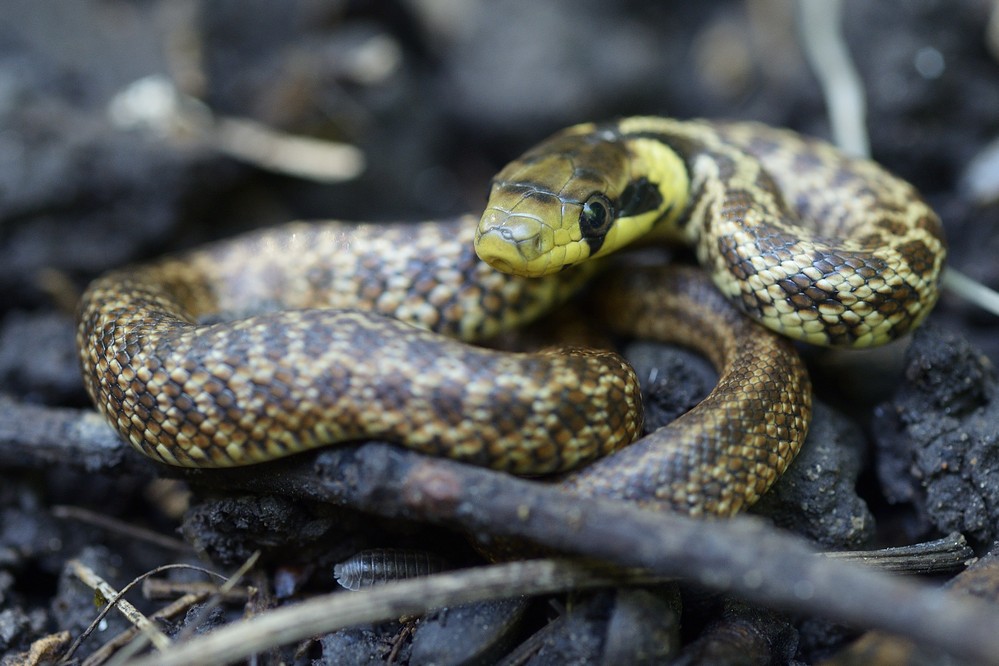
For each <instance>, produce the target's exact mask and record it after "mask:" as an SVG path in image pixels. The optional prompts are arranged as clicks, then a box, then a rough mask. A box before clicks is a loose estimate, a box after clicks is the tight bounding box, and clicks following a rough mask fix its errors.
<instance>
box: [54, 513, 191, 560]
mask: <svg viewBox="0 0 999 666" xmlns="http://www.w3.org/2000/svg"><path fill="white" fill-rule="evenodd" d="M51 511H52V515H53V516H55V517H56V518H69V519H73V520H77V521H80V522H83V523H88V524H90V525H94V526H96V527H100V528H101V529H104V530H107V531H108V532H113V533H115V534H118V535H120V536H125V537H128V538H130V539H133V540H135V541H145V542H146V543H151V544H153V545H156V546H159V547H160V548H163V549H166V550H175V551H178V552H182V553H191V552H193V551H194V549H193V548H192V547H191V545H190V544H188V543H186V542H184V541H181V540H180V539H174V538H173V537H169V536H167V535H165V534H161V533H160V532H155V531H153V530H150V529H147V528H145V527H139V526H138V525H132V524H131V523H127V522H125V521H124V520H119V519H118V518H114V517H112V516H109V515H107V514H103V513H97V512H96V511H91V510H90V509H86V508H84V507H81V506H70V505H63V504H60V505H57V506H53V507H52V509H51Z"/></svg>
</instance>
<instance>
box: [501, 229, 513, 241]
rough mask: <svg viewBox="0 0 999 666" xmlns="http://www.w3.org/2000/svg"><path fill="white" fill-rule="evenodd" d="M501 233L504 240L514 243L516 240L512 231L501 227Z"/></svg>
mask: <svg viewBox="0 0 999 666" xmlns="http://www.w3.org/2000/svg"><path fill="white" fill-rule="evenodd" d="M499 232H500V236H502V237H503V240H508V241H513V240H514V238H513V231H511V230H510V229H505V228H503V227H500V230H499Z"/></svg>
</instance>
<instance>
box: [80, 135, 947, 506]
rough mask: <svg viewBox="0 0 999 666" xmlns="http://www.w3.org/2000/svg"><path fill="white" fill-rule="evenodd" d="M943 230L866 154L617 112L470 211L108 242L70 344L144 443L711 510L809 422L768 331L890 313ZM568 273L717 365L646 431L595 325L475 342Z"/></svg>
mask: <svg viewBox="0 0 999 666" xmlns="http://www.w3.org/2000/svg"><path fill="white" fill-rule="evenodd" d="M636 245H637V246H643V245H645V246H656V247H658V246H668V245H680V246H682V247H686V248H689V249H690V251H691V254H692V255H693V256H694V257H696V260H697V263H698V264H699V265H700V267H699V268H696V267H677V266H663V265H660V264H659V263H658V261H649V262H648V264H649V265H645V264H646V262H645V261H644V260H643V259H642V258H643V257H644V256H646V255H645V254H643V253H639V254H638V255H628V254H627V253H619V254H617V255H615V254H613V253H615V252H617V251H618V250H621V249H623V248H625V247H629V246H630V247H634V246H636ZM649 252H655V250H651V249H650V250H649ZM680 252H682V251H680ZM945 256H946V244H945V241H944V236H943V231H942V225H941V222H940V219H939V217H938V216H937V215H936V214H935V213H934V212H933V210H932V208H931V207H930V206H929V205H928V204H927V203H926V202H925V201H924V200H923V198H922V197H921V196H920V195H919V193H918V192H917V191H916V190H915V188H914V187H913V186H912V185H911V184H909V183H908V182H906V181H904V180H902V179H900V178H898V177H896V176H894V175H892V174H890V173H889V172H888V171H887V170H885V169H884V168H882V167H881V166H879V165H877V164H876V163H874V162H873V161H869V160H865V159H859V158H853V157H849V156H846V155H844V154H842V153H841V152H839V151H837V150H836V149H835V148H833V147H832V146H831V145H829V144H827V143H824V142H822V141H820V140H817V139H811V138H806V137H804V136H802V135H799V134H796V133H793V132H791V131H788V130H780V129H775V128H771V127H768V126H766V125H762V124H758V123H752V122H722V121H708V120H674V119H670V118H661V117H631V118H623V119H619V120H615V121H608V122H602V123H585V124H580V125H575V126H573V127H570V128H568V129H565V130H562V131H561V132H558V133H556V134H555V135H554V136H552V137H550V138H549V139H547V140H545V141H543V142H541V143H539V144H538V145H536V146H535V147H534V148H531V149H529V150H528V151H527V152H526V153H524V154H523V155H522V156H521V157H519V158H518V159H515V160H514V161H512V162H511V163H509V164H508V165H507V166H506V167H504V168H503V169H502V170H501V171H500V172H499V173H498V174H497V175H496V177H495V178H494V179H493V180H492V182H491V186H490V192H489V198H488V201H487V204H486V207H485V211H484V212H483V213H482V214H481V215H462V216H456V217H452V218H447V219H442V220H430V221H424V222H418V223H409V222H397V223H377V224H376V223H363V222H356V223H353V222H340V221H321V222H293V223H289V224H285V225H283V226H279V227H276V228H271V229H263V230H257V231H253V232H250V233H247V234H244V235H242V236H238V237H235V238H231V239H226V240H222V241H217V242H215V243H212V244H209V245H206V246H202V247H200V248H195V249H192V250H188V251H186V252H182V253H179V254H176V255H171V256H167V257H164V258H162V259H159V260H155V261H152V262H149V263H145V264H140V265H135V266H128V267H124V268H120V269H116V270H112V271H111V272H109V273H107V274H105V275H103V276H101V277H99V278H97V279H96V280H95V281H93V282H92V283H91V285H90V286H89V287H88V288H87V290H86V291H85V292H84V294H83V296H82V299H81V304H80V309H79V315H78V327H77V346H78V350H79V357H80V364H81V367H82V374H83V378H84V384H85V386H86V389H87V391H88V393H89V395H90V397H91V398H92V400H93V402H94V404H95V405H96V406H97V408H98V410H99V411H100V412H101V413H102V414H103V415H104V416H105V418H106V419H107V421H108V422H109V423H110V424H111V425H112V426H113V427H114V428H115V429H116V430H117V431H118V433H119V434H120V435H121V436H122V437H123V438H124V439H125V440H126V441H128V442H130V443H131V444H132V445H133V446H134V447H135V448H136V449H138V450H139V451H140V452H142V453H144V454H145V455H147V456H149V457H150V458H153V459H154V460H157V461H159V462H161V463H165V464H168V465H175V466H184V467H195V468H207V467H230V466H237V465H250V464H255V463H263V462H267V461H270V460H274V459H276V458H279V457H283V456H287V455H290V454H293V453H298V452H301V451H305V450H308V449H313V448H316V447H321V446H326V445H330V444H337V443H342V442H352V441H361V440H383V441H389V442H393V443H397V444H400V445H403V446H406V447H409V448H411V449H413V450H416V451H419V452H422V453H426V454H429V455H437V456H447V457H450V458H453V459H456V460H459V461H462V462H467V463H471V464H476V465H483V466H486V467H490V468H493V469H497V470H503V471H507V472H511V473H514V474H521V475H528V476H538V475H554V477H553V481H552V482H553V483H556V484H559V485H560V487H562V488H564V489H565V490H566V491H567V492H574V493H580V494H584V495H591V496H602V497H609V498H614V499H623V500H628V501H632V502H636V503H638V504H640V505H643V506H649V507H654V508H664V509H667V510H675V511H683V512H686V513H689V514H692V515H719V516H724V515H731V514H732V513H735V512H736V511H739V510H742V509H743V508H745V507H746V506H749V505H751V504H752V503H753V502H754V501H755V500H756V499H758V498H759V497H760V496H761V495H762V494H763V493H764V492H766V490H767V489H768V488H769V487H770V486H771V485H772V484H773V482H774V481H775V480H776V479H777V478H778V477H779V476H780V475H781V474H782V473H783V472H784V470H785V469H786V468H787V466H788V465H789V464H790V462H791V460H793V458H794V456H795V455H796V453H797V451H798V450H799V448H800V446H801V443H802V441H803V440H804V437H805V435H806V434H807V429H808V422H809V419H810V410H811V387H810V383H809V379H808V374H807V371H806V369H805V366H804V364H803V362H802V361H801V359H800V356H799V354H798V353H797V350H796V348H795V345H794V343H792V342H791V339H792V338H793V339H796V340H799V341H803V342H805V343H810V344H814V345H825V346H833V347H866V346H873V345H878V344H883V343H886V342H888V341H890V340H892V339H895V338H897V337H899V336H902V335H904V334H905V333H907V332H909V331H910V330H912V329H913V328H914V327H916V326H917V325H918V324H919V323H920V322H921V321H922V320H923V319H924V318H925V317H926V315H927V314H928V313H929V311H930V310H931V309H932V307H933V305H934V304H935V302H936V300H937V296H938V289H939V282H940V275H941V272H942V268H943V264H944V261H945ZM570 299H575V300H576V301H579V302H581V303H582V304H583V305H584V306H585V307H586V308H587V315H586V316H587V317H588V318H590V319H593V320H602V321H607V322H609V324H610V326H611V329H612V330H613V331H614V333H615V334H616V335H621V336H640V337H649V338H654V339H659V340H662V341H666V342H676V343H679V344H683V345H687V346H690V347H691V348H693V349H695V350H697V351H700V352H701V353H703V354H704V355H706V356H707V357H708V358H709V359H710V360H711V361H712V362H713V363H714V365H715V367H716V368H717V369H718V375H719V378H718V383H717V385H716V386H715V388H714V389H713V390H712V391H711V393H710V394H709V395H708V396H707V397H706V398H705V399H704V400H703V401H702V402H701V403H700V404H699V405H697V406H696V407H695V408H693V409H692V410H690V411H689V412H687V413H686V414H684V415H683V416H682V417H680V418H679V419H677V420H676V421H674V422H673V423H671V424H669V425H667V426H665V427H663V428H660V429H658V430H655V431H654V432H651V433H647V434H646V433H643V414H642V402H641V383H640V382H639V380H638V377H637V376H636V375H635V373H634V371H633V369H632V368H631V366H630V365H629V364H628V363H627V361H625V360H624V359H623V358H622V357H620V356H619V355H617V354H616V353H614V352H612V351H603V350H594V349H585V348H579V347H564V348H545V349H542V350H540V351H532V352H509V351H501V350H498V349H495V348H490V347H487V346H483V345H482V344H479V343H482V342H483V341H485V342H488V341H490V340H495V339H496V338H497V336H501V335H502V334H503V332H504V331H509V330H512V329H515V328H518V327H522V326H524V325H526V324H528V323H530V322H532V321H535V320H537V319H538V318H539V317H541V316H542V315H544V314H546V313H548V312H550V311H552V310H553V309H556V308H557V307H558V306H559V305H560V304H563V303H565V302H566V301H568V300H570ZM636 440H637V441H636Z"/></svg>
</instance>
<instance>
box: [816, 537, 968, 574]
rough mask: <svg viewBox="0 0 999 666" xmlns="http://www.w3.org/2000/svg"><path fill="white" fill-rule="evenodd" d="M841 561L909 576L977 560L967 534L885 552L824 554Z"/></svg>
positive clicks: (955, 566) (954, 567)
mask: <svg viewBox="0 0 999 666" xmlns="http://www.w3.org/2000/svg"><path fill="white" fill-rule="evenodd" d="M821 555H823V556H825V557H829V558H832V559H837V560H852V561H854V562H858V563H860V564H864V565H866V566H869V567H874V568H876V569H880V570H881V571H892V572H895V573H905V574H938V573H943V572H948V571H954V570H955V569H961V568H963V567H964V566H965V565H966V564H967V563H968V562H969V561H971V560H973V559H974V557H975V552H974V551H973V550H972V549H971V547H970V546H969V545H968V542H967V540H966V539H965V538H964V535H963V534H960V533H957V532H954V533H951V534H948V535H947V536H945V537H944V538H942V539H937V540H935V541H927V542H925V543H917V544H913V545H911V546H898V547H896V548H882V549H881V550H851V551H838V552H831V553H821Z"/></svg>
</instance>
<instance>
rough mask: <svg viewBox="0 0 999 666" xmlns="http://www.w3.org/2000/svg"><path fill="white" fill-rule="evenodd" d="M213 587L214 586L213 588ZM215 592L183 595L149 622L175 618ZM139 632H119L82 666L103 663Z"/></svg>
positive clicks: (150, 617)
mask: <svg viewBox="0 0 999 666" xmlns="http://www.w3.org/2000/svg"><path fill="white" fill-rule="evenodd" d="M213 587H214V586H213ZM214 591H215V590H214V589H211V590H207V589H206V590H202V591H199V592H193V593H189V594H185V595H183V596H181V597H178V598H177V599H175V600H174V601H173V602H171V603H170V604H168V605H166V606H164V607H163V608H161V609H159V610H158V611H156V612H155V613H153V614H152V615H150V616H149V619H150V620H161V619H163V620H168V619H170V618H173V617H176V616H177V615H180V614H181V613H183V612H185V611H186V610H188V609H189V608H190V607H191V606H193V605H195V604H197V603H200V602H201V601H203V600H204V599H205V598H206V597H208V596H209V595H211V594H212V593H213V592H214ZM138 634H139V630H138V629H137V628H136V627H129V628H128V629H126V630H125V631H123V632H121V633H120V634H118V635H117V636H115V637H114V638H112V639H111V640H109V641H108V642H106V643H105V644H104V645H102V646H101V647H100V648H98V649H97V650H95V651H94V652H93V653H92V654H91V655H90V656H89V657H87V658H86V659H84V660H83V664H82V666H97V665H98V664H102V663H104V662H105V661H106V660H107V659H108V658H109V657H110V656H111V655H112V654H114V652H115V651H116V650H119V649H121V648H122V647H124V646H125V645H127V644H128V643H130V642H131V641H132V640H134V639H135V637H136V636H138Z"/></svg>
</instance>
